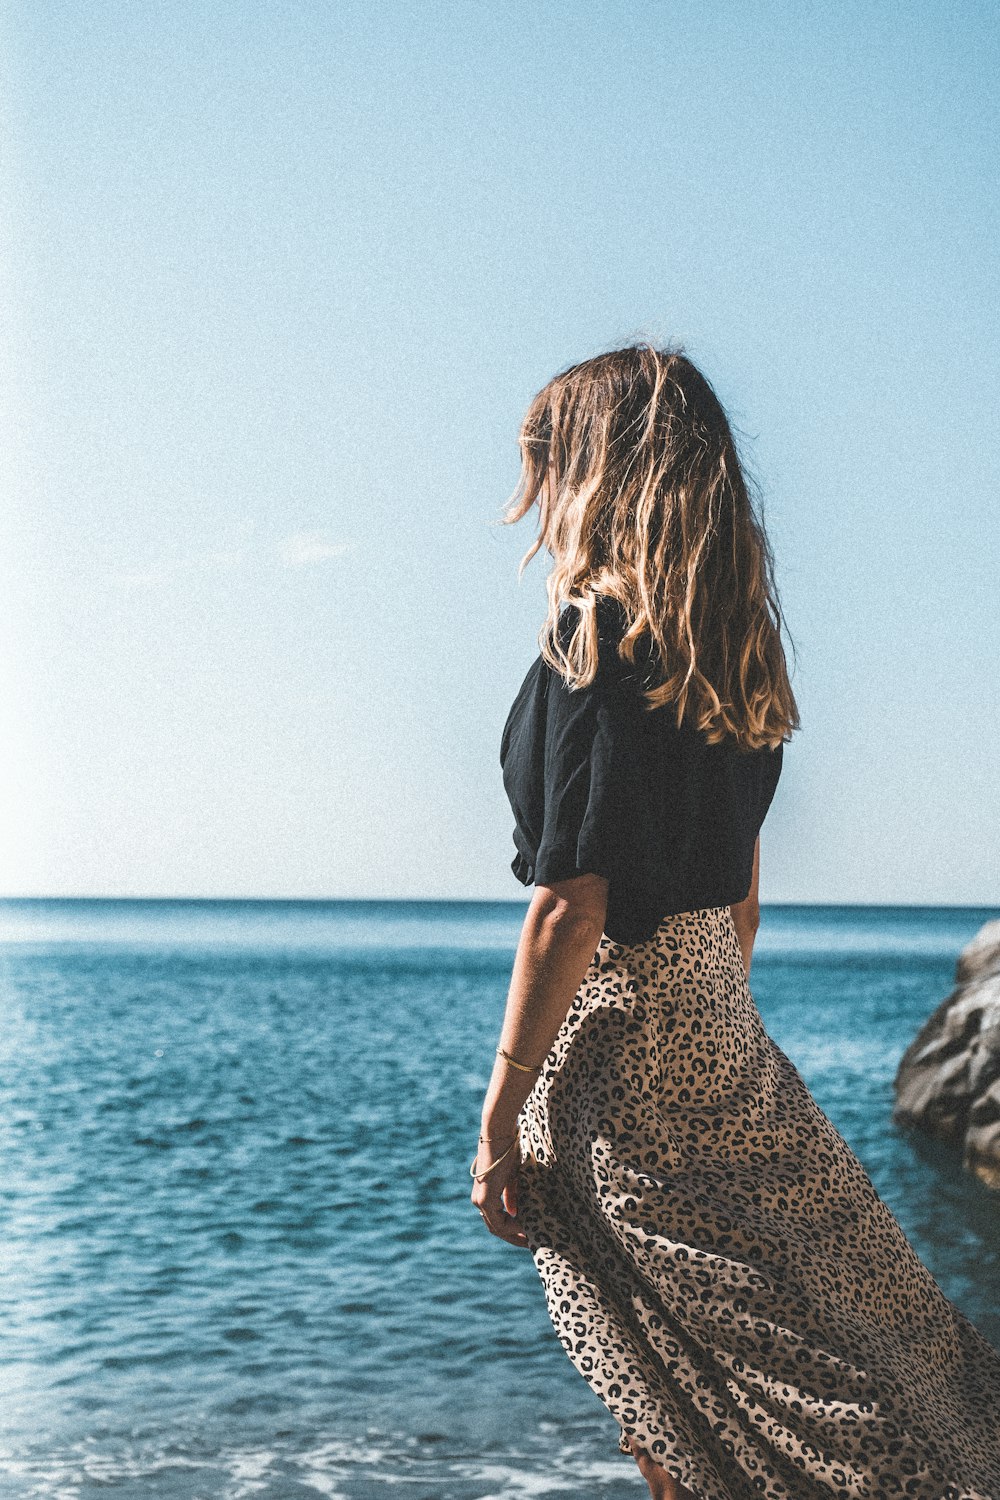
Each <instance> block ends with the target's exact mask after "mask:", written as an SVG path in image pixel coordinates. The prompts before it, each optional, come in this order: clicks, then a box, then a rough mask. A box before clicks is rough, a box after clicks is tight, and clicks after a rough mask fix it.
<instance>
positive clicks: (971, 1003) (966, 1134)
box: [892, 921, 1000, 1191]
mask: <svg viewBox="0 0 1000 1500" xmlns="http://www.w3.org/2000/svg"><path fill="white" fill-rule="evenodd" d="M893 1087H894V1089H895V1093H896V1104H895V1107H894V1109H893V1112H892V1118H893V1122H894V1124H897V1125H902V1126H905V1127H913V1128H916V1129H919V1130H925V1131H927V1133H928V1134H929V1135H932V1136H936V1137H937V1139H938V1140H943V1141H950V1142H951V1143H952V1144H953V1145H955V1146H956V1147H960V1148H961V1151H962V1166H963V1167H964V1168H965V1169H966V1170H967V1171H970V1172H973V1173H975V1175H976V1176H977V1177H978V1178H979V1179H980V1181H981V1182H984V1183H985V1184H986V1186H987V1187H989V1188H994V1189H996V1190H998V1191H1000V921H995V922H987V923H986V924H985V926H984V927H981V928H980V930H979V932H977V934H976V936H975V937H974V938H973V939H972V941H971V942H970V943H968V944H967V945H966V946H965V947H964V948H963V949H962V952H961V953H960V954H959V958H958V963H957V964H956V966H955V989H954V990H953V991H952V993H951V994H950V995H949V996H948V998H947V999H946V1000H943V1001H942V1002H941V1004H940V1005H939V1006H938V1008H937V1010H935V1011H934V1013H933V1014H932V1015H931V1016H929V1017H928V1019H927V1020H926V1021H925V1022H924V1024H923V1026H921V1028H920V1030H919V1031H918V1032H917V1035H916V1036H915V1037H914V1039H913V1041H912V1042H911V1043H910V1045H909V1046H908V1047H907V1049H906V1051H905V1052H904V1053H903V1056H902V1058H901V1059H900V1063H899V1067H898V1069H897V1070H896V1077H895V1081H894V1085H893Z"/></svg>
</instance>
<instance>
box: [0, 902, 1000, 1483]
mask: <svg viewBox="0 0 1000 1500" xmlns="http://www.w3.org/2000/svg"><path fill="white" fill-rule="evenodd" d="M524 909H525V908H524V903H523V902H448V901H446V902H412V901H404V902H392V901H384V902H363V901H345V902H263V901H259V902H236V901H234V902H194V901H191V902H189V901H178V902H167V901H151V902H142V901H96V900H95V901H76V902H74V901H11V900H8V901H4V902H2V903H0V924H2V945H0V965H2V969H0V976H2V1004H3V1027H2V1032H0V1052H2V1067H0V1088H2V1100H3V1107H2V1110H0V1134H2V1139H3V1165H4V1180H3V1198H2V1202H3V1208H2V1222H3V1264H4V1276H3V1283H2V1285H3V1299H4V1308H3V1328H4V1338H3V1356H2V1360H3V1370H2V1379H3V1392H4V1399H3V1402H2V1406H0V1494H3V1495H4V1496H12V1497H13V1496H17V1497H21V1496H46V1497H50V1496H60V1497H66V1500H70V1497H72V1500H75V1497H89V1496H92V1495H95V1496H96V1495H97V1493H98V1492H99V1491H100V1493H102V1494H104V1493H107V1492H108V1491H109V1490H110V1491H111V1492H112V1493H114V1492H116V1491H117V1492H118V1493H121V1494H123V1495H143V1496H164V1497H168V1496H169V1497H185V1500H188V1497H190V1500H194V1497H209V1496H211V1497H215V1496H224V1497H233V1500H236V1497H243V1496H251V1495H252V1496H260V1497H262V1500H279V1497H280V1500H288V1497H295V1496H300V1495H301V1496H316V1495H322V1496H329V1497H345V1500H367V1497H375V1496H377V1495H378V1496H381V1495H384V1494H385V1492H386V1487H387V1485H389V1484H393V1485H395V1486H397V1487H398V1492H399V1493H401V1494H405V1495H412V1496H414V1497H420V1500H431V1497H435V1500H452V1497H454V1500H486V1497H489V1496H534V1495H547V1494H552V1495H557V1494H567V1495H568V1494H581V1493H586V1494H587V1495H588V1496H595V1497H606V1500H619V1497H620V1500H625V1497H626V1496H634V1495H637V1494H640V1493H644V1485H643V1482H642V1480H641V1479H640V1477H639V1475H638V1471H637V1470H636V1468H635V1466H634V1464H632V1463H631V1462H630V1460H628V1459H626V1458H625V1457H624V1456H622V1455H619V1454H618V1453H617V1452H616V1449H615V1442H616V1436H617V1428H616V1425H615V1423H614V1422H613V1421H612V1420H611V1418H610V1416H609V1414H608V1413H607V1412H606V1410H605V1409H604V1408H603V1406H602V1405H601V1404H600V1403H599V1402H598V1401H597V1399H596V1397H595V1396H594V1395H593V1394H592V1393H591V1391H590V1390H589V1388H588V1387H587V1386H586V1384H585V1383H584V1382H583V1381H582V1380H580V1378H579V1376H578V1375H577V1374H576V1373H575V1371H574V1370H573V1369H572V1368H571V1366H570V1364H569V1362H568V1360H567V1359H566V1356H565V1354H564V1353H563V1350H562V1348H561V1347H560V1346H559V1344H558V1342H557V1341H556V1339H555V1336H554V1334H553V1333H552V1330H551V1327H550V1324H549V1322H548V1317H547V1314H546V1311H545V1306H544V1301H543V1298H542V1292H541V1287H540V1284H539V1282H538V1278H537V1274H536V1272H535V1270H534V1267H533V1265H532V1262H531V1259H530V1256H529V1255H528V1253H527V1252H525V1251H519V1250H516V1249H514V1248H512V1247H510V1246H507V1245H504V1244H502V1243H501V1242H500V1241H498V1240H496V1239H493V1238H492V1237H490V1236H489V1235H488V1234H487V1233H486V1232H485V1231H484V1229H483V1226H482V1223H481V1221H480V1219H479V1217H478V1215H477V1214H476V1213H475V1211H474V1210H473V1209H472V1207H471V1205H470V1203H469V1190H470V1179H469V1172H468V1167H469V1162H470V1161H471V1159H472V1156H473V1153H474V1151H475V1145H476V1136H477V1132H478V1123H479V1110H480V1107H481V1103H482V1097H483V1093H484V1090H485V1087H486V1082H487V1078H488V1075H489V1072H490V1069H491V1066H492V1062H493V1048H494V1046H495V1044H496V1040H497V1037H498V1035H499V1027H500V1021H501V1017H502V1014H503V1005H504V999H505V995H506V986H507V980H508V978H509V974H510V966H511V961H512V958H513V952H514V946H515V943H516V940H517V935H518V931H519V927H520V922H521V919H522V917H523V913H524ZM995 916H996V912H995V911H994V910H991V909H985V910H984V909H980V908H964V907H949V908H931V907H908V908H893V907H815V906H814V907H808V906H799V907H795V906H780V907H779V906H768V905H767V904H766V903H765V906H764V911H763V921H762V926H761V931H760V936H759V939H758V947H757V950H756V953H755V958H754V964H753V970H752V976H751V988H752V990H753V993H754V997H755V999H756V1001H757V1004H758V1007H759V1009H760V1011H761V1014H762V1016H763V1018H764V1021H765V1024H766V1025H767V1028H768V1030H769V1032H770V1034H771V1035H772V1037H773V1038H774V1039H775V1041H777V1042H778V1044H779V1045H780V1046H781V1047H782V1048H783V1049H784V1050H785V1051H786V1052H787V1054H788V1055H789V1057H790V1058H791V1059H792V1060H793V1061H794V1062H795V1064H796V1066H797V1067H798V1068H799V1070H800V1071H801V1072H802V1074H803V1076H804V1077H805V1079H806V1082H807V1083H808V1085H809V1087H810V1088H811V1090H812V1091H813V1093H814V1094H815V1096H816V1098H817V1100H818V1102H819V1103H820V1105H821V1106H822V1107H823V1109H824V1110H826V1112H827V1113H828V1114H829V1115H830V1117H831V1118H832V1119H833V1121H834V1123H835V1124H836V1125H837V1127H838V1128H839V1129H840V1131H841V1132H842V1133H843V1134H844V1136H845V1137H846V1138H847V1140H848V1141H849V1143H850V1144H851V1146H852V1147H853V1149H854V1150H855V1151H857V1153H858V1155H859V1156H860V1157H861V1159H862V1161H863V1163H864V1165H865V1167H866V1169H867V1170H868V1172H869V1174H870V1175H871V1177H872V1179H873V1181H874V1183H875V1185H876V1187H877V1189H878V1191H879V1192H880V1193H881V1194H882V1196H883V1197H884V1198H885V1199H886V1201H887V1202H888V1203H889V1205H890V1207H891V1208H892V1210H893V1212H894V1213H895V1214H896V1216H897V1217H898V1218H899V1219H900V1221H901V1223H902V1225H903V1227H904V1229H905V1230H906V1233H907V1234H908V1236H909V1237H910V1238H911V1240H912V1242H913V1244H914V1245H915V1247H916V1249H917V1250H918V1253H919V1254H920V1255H921V1257H922V1258H923V1259H924V1260H925V1262H926V1264H927V1265H928V1266H929V1267H930V1269H931V1270H932V1272H933V1274H934V1275H935V1277H936V1278H937V1279H938V1281H939V1282H940V1284H941V1286H942V1287H943V1289H944V1290H945V1291H946V1293H947V1294H948V1295H949V1296H950V1297H952V1298H953V1300H955V1301H956V1302H957V1303H958V1304H959V1306H960V1307H962V1309H963V1310H964V1311H965V1312H966V1313H967V1314H968V1315H969V1316H970V1317H971V1318H972V1320H973V1321H974V1322H975V1323H976V1324H977V1326H979V1327H980V1328H981V1330H982V1331H983V1332H984V1334H985V1335H986V1336H987V1337H988V1338H989V1339H990V1340H991V1341H992V1342H993V1343H995V1344H1000V1233H998V1230H1000V1195H991V1194H990V1193H989V1192H988V1191H987V1190H986V1189H985V1188H983V1186H982V1185H981V1184H979V1183H977V1182H976V1181H974V1180H972V1179H970V1178H968V1177H966V1176H963V1174H962V1173H961V1172H960V1171H958V1169H957V1166H956V1164H955V1162H954V1159H953V1157H952V1155H951V1154H950V1153H949V1152H947V1151H946V1150H945V1149H943V1148H940V1147H937V1146H935V1145H933V1144H932V1143H929V1142H925V1141H923V1140H921V1139H920V1138H915V1137H912V1136H909V1135H907V1134H905V1133H904V1132H902V1131H900V1130H899V1129H897V1128H895V1127H894V1126H893V1125H892V1124H891V1123H890V1114H891V1109H892V1078H893V1074H894V1071H895V1068H896V1065H897V1063H898V1061H899V1058H900V1056H901V1055H902V1053H903V1051H904V1050H905V1048H906V1045H907V1043H908V1042H909V1041H910V1040H911V1038H912V1036H913V1035H914V1034H915V1032H916V1030H917V1029H918V1027H919V1025H920V1023H921V1021H922V1020H923V1019H924V1018H925V1016H927V1015H928V1014H929V1013H930V1011H931V1010H932V1009H933V1008H934V1007H935V1006H936V1005H937V1003H938V1002H939V1001H940V1000H941V999H942V998H943V997H944V995H945V994H947V993H948V991H949V989H950V988H951V983H952V975H953V970H954V963H955V958H956V956H957V954H958V951H959V949H960V948H961V947H962V946H963V945H964V944H965V943H966V942H967V941H968V940H969V939H970V938H971V937H972V936H973V935H974V934H975V932H976V931H977V930H978V928H979V927H980V926H981V924H982V923H983V922H984V921H986V920H988V919H990V918H992V917H995Z"/></svg>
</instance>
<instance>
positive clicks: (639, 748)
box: [500, 598, 782, 943]
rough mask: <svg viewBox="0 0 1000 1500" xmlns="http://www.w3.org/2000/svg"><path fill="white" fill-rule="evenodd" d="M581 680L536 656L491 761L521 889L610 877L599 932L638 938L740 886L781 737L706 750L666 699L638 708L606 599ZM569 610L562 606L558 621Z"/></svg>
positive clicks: (639, 672) (633, 677) (633, 674)
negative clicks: (587, 676)
mask: <svg viewBox="0 0 1000 1500" xmlns="http://www.w3.org/2000/svg"><path fill="white" fill-rule="evenodd" d="M597 609H598V616H597V618H598V633H599V653H598V657H599V664H598V670H597V674H596V676H595V678H594V681H593V682H592V683H590V684H589V685H588V686H587V687H584V688H575V689H574V688H569V687H568V686H567V685H566V682H565V680H564V679H563V678H562V677H561V676H560V674H559V673H558V672H556V671H554V670H553V669H552V668H551V667H549V665H548V664H547V663H546V662H545V661H544V660H543V658H542V656H541V654H539V655H538V656H537V657H536V659H535V661H534V662H533V663H532V664H531V666H530V667H529V668H528V672H527V675H526V676H525V678H524V681H523V682H522V684H521V687H520V688H519V689H518V692H517V696H516V697H515V699H514V702H513V704H512V705H511V708H510V712H509V714H508V715H507V720H506V723H505V724H504V728H503V734H502V737H501V742H500V765H501V768H502V771H503V783H504V789H505V791H506V793H507V796H508V798H509V801H510V805H511V809H512V811H513V814H514V820H515V821H514V846H515V849H516V850H517V853H516V854H515V856H514V859H513V860H512V861H511V869H512V870H513V872H514V874H515V875H516V877H517V879H518V880H520V881H521V883H522V884H523V885H531V884H532V883H534V884H536V885H551V884H552V883H553V882H554V881H559V880H568V879H569V878H571V877H572V876H574V875H584V874H588V873H592V874H596V875H603V876H605V877H606V878H607V880H608V882H609V889H608V911H607V917H606V919H605V932H606V933H607V936H608V937H609V938H610V939H611V940H612V941H613V942H620V943H636V942H643V941H645V940H646V939H648V938H650V937H652V936H653V933H654V932H655V931H656V928H657V926H658V925H659V923H660V922H661V921H662V919H663V918H664V917H666V916H670V915H674V914H676V913H678V912H684V911H694V910H697V909H699V908H701V907H706V906H729V905H731V904H733V903H734V902H737V901H742V900H743V899H744V897H745V896H747V894H748V893H749V890H750V884H751V879H752V873H753V850H754V843H755V842H756V839H757V835H758V833H759V831H760V827H761V824H762V823H763V821H764V817H765V815H766V813H767V810H768V808H769V806H770V804H771V800H772V798H773V796H774V792H775V788H776V787H777V784H778V777H779V775H780V774H781V762H782V746H781V745H779V746H778V747H777V748H776V749H774V750H771V749H763V750H744V749H741V748H740V747H738V746H737V745H736V743H735V741H733V740H727V741H724V742H723V743H722V744H720V745H710V744H708V743H707V741H706V740H705V738H704V736H703V735H702V734H701V733H700V732H699V731H698V730H696V729H694V728H693V727H691V726H688V725H683V726H681V727H680V728H678V727H677V724H676V721H675V719H674V715H673V710H672V709H671V708H670V707H669V706H668V707H665V708H661V709H657V710H655V711H654V712H653V713H650V712H649V711H648V710H647V709H645V708H644V707H643V702H642V676H643V662H642V660H641V659H640V657H639V655H638V654H637V659H636V663H635V664H634V665H633V664H632V663H629V662H624V661H622V660H621V659H620V658H619V657H618V654H617V641H618V639H619V638H620V633H621V630H622V628H623V615H622V613H621V608H620V606H619V605H618V603H617V601H615V600H613V599H609V598H602V599H600V600H599V601H598V606H597ZM571 622H572V615H571V613H570V611H569V610H568V609H567V610H566V611H564V614H563V617H562V621H561V625H560V629H566V628H567V627H568V626H569V625H570V624H571Z"/></svg>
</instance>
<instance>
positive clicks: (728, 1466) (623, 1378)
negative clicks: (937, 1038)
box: [518, 907, 1000, 1500]
mask: <svg viewBox="0 0 1000 1500" xmlns="http://www.w3.org/2000/svg"><path fill="white" fill-rule="evenodd" d="M520 1135H521V1148H522V1155H523V1162H522V1166H521V1171H520V1176H519V1211H518V1222H519V1224H520V1226H521V1228H522V1229H523V1230H524V1231H525V1233H526V1235H527V1238H528V1244H529V1247H530V1250H531V1253H532V1256H533V1258H534V1261H535V1265H536V1267H537V1269H538V1271H539V1274H540V1276H541V1280H542V1284H543V1288H544V1292H545V1300H546V1304H547V1307H548V1311H549V1316H550V1317H551V1319H552V1324H553V1327H554V1329H555V1331H556V1334H557V1335H558V1337H559V1340H560V1342H561V1343H562V1345H563V1347H564V1349H565V1350H566V1353H567V1354H568V1355H569V1358H570V1360H571V1361H572V1362H573V1364H574V1365H575V1366H576V1368H577V1370H578V1371H579V1372H580V1374H581V1375H582V1376H583V1377H584V1379H585V1380H586V1381H588V1383H589V1384H590V1386H591V1387H592V1388H593V1390H594V1391H595V1392H596V1394H597V1395H598V1396H599V1397H600V1399H601V1401H603V1402H604V1404H605V1406H607V1408H608V1409H609V1411H610V1412H611V1413H612V1415H613V1416H614V1417H615V1419H616V1420H617V1422H618V1424H619V1426H620V1428H621V1434H620V1438H619V1444H618V1446H619V1448H620V1450H621V1452H623V1453H628V1452H629V1444H628V1438H629V1436H634V1437H635V1438H636V1439H637V1441H638V1442H639V1443H640V1444H641V1445H642V1446H643V1447H644V1448H645V1449H646V1450H647V1452H648V1453H650V1454H651V1456H652V1457H653V1459H655V1461H656V1462H657V1463H658V1464H660V1465H662V1467H663V1468H664V1469H666V1470H667V1472H668V1473H669V1474H671V1475H672V1476H673V1477H674V1478H675V1479H678V1480H680V1482H681V1483H682V1484H684V1485H686V1486H687V1487H688V1488H689V1489H690V1490H692V1491H693V1493H694V1494H695V1495H696V1496H698V1497H699V1500H751V1497H755V1496H760V1497H764V1500H831V1497H844V1500H846V1497H864V1500H883V1497H884V1500H889V1497H897V1496H911V1497H914V1500H1000V1354H997V1352H996V1351H995V1350H994V1349H993V1348H992V1346H991V1345H990V1344H988V1343H987V1341H986V1340H985V1339H984V1337H983V1336H982V1335H981V1334H980V1333H979V1332H978V1331H977V1330H976V1328H975V1327H974V1326H973V1325H972V1323H971V1322H969V1320H968V1319H967V1318H966V1317H965V1316H964V1314H963V1313H962V1312H961V1311H960V1310H959V1309H958V1308H957V1307H955V1306H954V1305H953V1304H952V1303H951V1302H950V1301H949V1300H948V1299H947V1298H946V1297H945V1295H944V1293H943V1291H942V1290H941V1288H940V1287H939V1286H938V1284H937V1282H936V1281H935V1280H934V1278H933V1277H932V1276H931V1273H930V1272H929V1271H928V1270H927V1268H926V1267H925V1266H924V1265H923V1263H922V1262H921V1260H920V1259H919V1258H918V1256H917V1254H916V1252H915V1251H914V1249H913V1248H912V1246H911V1245H910V1243H909V1241H908V1240H907V1239H906V1237H905V1235H904V1233H903V1230H902V1229H901V1227H900V1225H899V1223H898V1222H897V1220H896V1219H895V1218H894V1217H893V1215H892V1213H891V1212H890V1210H889V1209H888V1207H887V1206H886V1204H885V1203H883V1201H882V1200H881V1199H880V1198H879V1196H878V1194H877V1193H876V1191H875V1188H874V1186H873V1184H872V1181H871V1179H870V1178H869V1177H868V1175H867V1173H866V1172H865V1169H864V1168H863V1166H862V1165H861V1163H860V1161H859V1160H858V1159H857V1157H856V1156H855V1155H854V1154H853V1152H852V1151H851V1149H850V1147H849V1146H848V1145H847V1142H846V1141H845V1140H844V1138H843V1137H842V1136H841V1135H840V1134H839V1133H838V1131H837V1130H836V1129H835V1127H834V1126H833V1124H832V1123H831V1121H830V1120H829V1119H828V1118H827V1116H826V1115H825V1114H824V1113H823V1112H822V1110H821V1109H820V1107H819V1105H818V1104H817V1103H816V1101H815V1100H814V1099H813V1097H812V1095H811V1094H810V1093H809V1090H808V1089H807V1087H806V1085H805V1083H804V1081H803V1079H802V1077H801V1076H800V1074H799V1073H798V1071H797V1070H796V1068H795V1066H794V1065H793V1064H792V1062H791V1061H790V1060H789V1059H788V1057H786V1055H785V1054H784V1052H782V1050H781V1048H780V1047H778V1046H777V1045H776V1044H775V1043H774V1042H773V1041H772V1040H771V1038H770V1037H769V1036H768V1034H767V1032H766V1030H765V1028H764V1024H763V1022H762V1020H761V1016H760V1013H759V1011H758V1010H757V1007H756V1004H755V1002H754V999H753V997H752V995H751V992H750V988H749V985H748V983H747V978H746V974H745V971H744V968H743V960H742V957H741V955H740V949H739V944H738V940H737V936H736V930H735V927H734V926H733V921H732V916H731V914H730V911H729V908H728V907H710V908H703V909H701V910H699V911H692V912H685V913H684V914H683V915H681V916H676V917H667V918H665V919H664V920H663V922H662V923H661V924H660V926H659V928H658V929H657V931H656V933H655V935H654V936H653V937H652V938H651V939H650V940H649V941H648V942H644V943H640V944H634V945H631V946H626V945H623V944H619V943H614V942H612V941H611V940H610V939H609V938H608V937H607V936H604V937H603V938H602V939H601V943H600V946H599V947H598V949H597V952H596V954H595V955H594V959H593V962H592V963H591V966H590V968H589V970H588V971H587V974H586V975H585V977H584V980H583V983H582V984H581V986H580V989H579V991H578V992H577V994H576V996H575V998H574V1000H573V1003H572V1005H571V1007H570V1010H569V1013H568V1015H567V1017H566V1020H565V1022H564V1023H563V1025H562V1027H561V1028H560V1031H559V1034H558V1036H557V1037H556V1040H555V1042H554V1044H553V1046H552V1050H551V1052H550V1053H549V1055H548V1057H547V1058H546V1060H545V1065H544V1069H543V1071H542V1073H541V1074H540V1076H539V1078H538V1080H537V1082H536V1084H535V1087H534V1089H533V1090H532V1092H531V1094H530V1096H529V1098H528V1100H527V1102H526V1104H525V1106H524V1109H523V1110H522V1113H521V1117H520Z"/></svg>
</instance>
